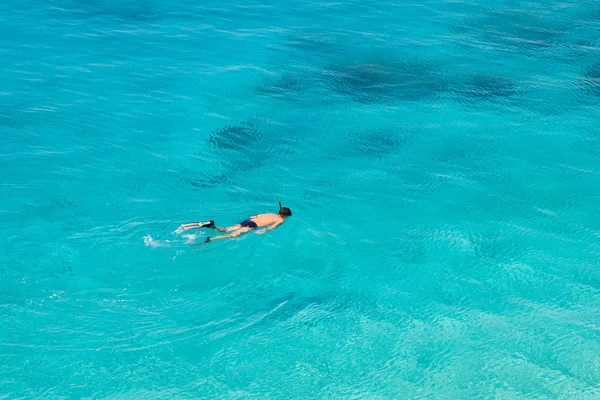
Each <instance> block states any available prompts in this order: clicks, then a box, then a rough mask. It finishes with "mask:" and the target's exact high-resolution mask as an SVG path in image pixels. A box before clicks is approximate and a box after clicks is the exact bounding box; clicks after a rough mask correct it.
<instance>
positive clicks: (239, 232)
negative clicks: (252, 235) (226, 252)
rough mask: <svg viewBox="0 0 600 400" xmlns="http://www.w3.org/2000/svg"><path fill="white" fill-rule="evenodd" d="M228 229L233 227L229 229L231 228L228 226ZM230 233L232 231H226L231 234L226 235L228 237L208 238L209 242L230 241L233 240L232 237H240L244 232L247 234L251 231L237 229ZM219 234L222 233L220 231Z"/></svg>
mask: <svg viewBox="0 0 600 400" xmlns="http://www.w3.org/2000/svg"><path fill="white" fill-rule="evenodd" d="M234 226H235V225H234ZM237 226H239V225H237ZM229 228H233V227H231V226H230V227H229ZM229 228H226V229H229ZM232 231H233V232H231V231H226V232H231V233H230V234H228V235H221V236H215V237H212V238H210V241H211V242H212V241H213V240H221V239H231V238H234V237H238V236H240V235H241V234H242V233H246V232H249V231H251V229H250V228H242V227H239V228H237V229H232ZM221 232H222V231H221Z"/></svg>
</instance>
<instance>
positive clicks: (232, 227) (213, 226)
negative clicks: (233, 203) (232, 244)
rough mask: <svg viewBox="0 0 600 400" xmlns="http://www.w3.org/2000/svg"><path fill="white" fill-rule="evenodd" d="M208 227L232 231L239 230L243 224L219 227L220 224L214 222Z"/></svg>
mask: <svg viewBox="0 0 600 400" xmlns="http://www.w3.org/2000/svg"><path fill="white" fill-rule="evenodd" d="M207 228H210V229H214V230H216V231H219V232H232V231H237V230H238V229H241V228H242V226H241V225H240V224H237V225H232V226H228V227H227V228H219V227H218V226H215V225H214V224H212V225H208V226H207Z"/></svg>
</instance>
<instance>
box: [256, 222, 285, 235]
mask: <svg viewBox="0 0 600 400" xmlns="http://www.w3.org/2000/svg"><path fill="white" fill-rule="evenodd" d="M281 224H283V221H279V222H275V223H274V224H272V225H269V226H267V227H266V228H265V229H263V230H262V231H258V232H256V233H257V234H259V235H262V234H263V233H265V232H269V231H272V230H273V229H275V228H277V227H278V226H279V225H281Z"/></svg>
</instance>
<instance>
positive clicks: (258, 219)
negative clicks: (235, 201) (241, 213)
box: [181, 203, 292, 244]
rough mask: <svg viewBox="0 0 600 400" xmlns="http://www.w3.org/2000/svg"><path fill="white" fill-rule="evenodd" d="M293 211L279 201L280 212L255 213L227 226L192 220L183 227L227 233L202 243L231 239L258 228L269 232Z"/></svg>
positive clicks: (213, 222) (261, 231) (261, 232)
mask: <svg viewBox="0 0 600 400" xmlns="http://www.w3.org/2000/svg"><path fill="white" fill-rule="evenodd" d="M291 216H292V211H291V210H290V209H289V208H287V207H282V206H281V203H279V213H278V214H258V215H253V216H252V217H250V218H249V219H247V220H245V221H242V222H240V223H239V224H235V225H232V226H229V227H227V228H219V227H217V226H215V221H208V222H191V223H188V224H183V225H181V229H183V230H189V229H197V228H209V229H215V230H217V231H219V232H223V233H226V234H225V235H220V236H215V237H212V238H206V240H205V241H204V242H203V243H202V244H205V243H208V242H209V241H213V240H221V239H230V238H234V237H237V236H240V235H241V234H243V233H246V232H250V231H252V230H254V229H257V228H265V229H262V230H260V231H257V232H256V233H258V234H259V235H261V234H263V233H265V232H268V231H270V230H273V229H275V228H277V227H278V226H279V225H281V224H283V222H284V220H285V218H287V217H291Z"/></svg>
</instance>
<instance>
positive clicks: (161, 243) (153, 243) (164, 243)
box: [144, 235, 169, 247]
mask: <svg viewBox="0 0 600 400" xmlns="http://www.w3.org/2000/svg"><path fill="white" fill-rule="evenodd" d="M144 245H146V246H150V247H169V243H168V241H160V240H154V239H152V236H150V235H146V236H144Z"/></svg>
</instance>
